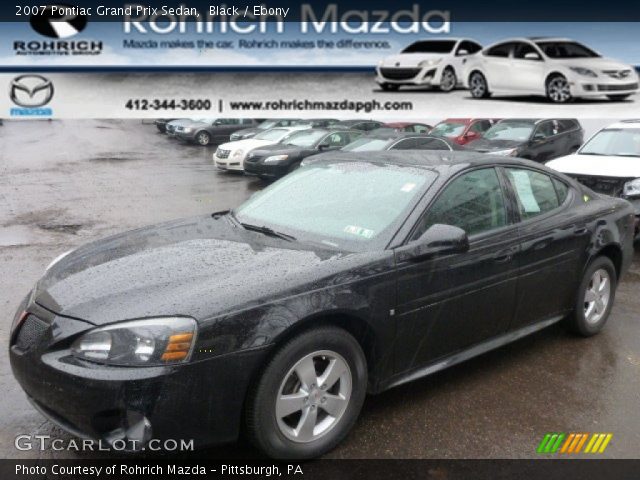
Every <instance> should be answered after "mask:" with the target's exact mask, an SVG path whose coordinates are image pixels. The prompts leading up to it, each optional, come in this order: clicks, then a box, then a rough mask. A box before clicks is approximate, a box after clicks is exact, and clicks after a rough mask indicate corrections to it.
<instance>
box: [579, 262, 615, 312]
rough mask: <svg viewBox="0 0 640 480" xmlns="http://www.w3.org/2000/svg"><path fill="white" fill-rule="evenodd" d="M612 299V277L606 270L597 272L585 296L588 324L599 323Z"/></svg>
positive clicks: (601, 269)
mask: <svg viewBox="0 0 640 480" xmlns="http://www.w3.org/2000/svg"><path fill="white" fill-rule="evenodd" d="M610 299H611V277H610V275H609V272H607V271H606V270H605V269H604V268H600V269H598V270H596V271H595V272H594V273H593V275H592V276H591V280H590V281H589V286H588V287H587V291H586V292H585V294H584V318H585V320H586V321H587V323H590V324H594V323H598V322H599V321H600V320H601V319H602V317H603V316H604V314H605V312H606V311H607V307H608V306H609V300H610Z"/></svg>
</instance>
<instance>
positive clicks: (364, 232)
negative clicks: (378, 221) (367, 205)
mask: <svg viewBox="0 0 640 480" xmlns="http://www.w3.org/2000/svg"><path fill="white" fill-rule="evenodd" d="M344 231H345V232H346V233H350V234H351V235H358V236H359V237H364V238H372V237H373V235H374V234H375V232H374V231H373V230H369V229H368V228H362V227H358V226H356V225H347V226H346V227H344Z"/></svg>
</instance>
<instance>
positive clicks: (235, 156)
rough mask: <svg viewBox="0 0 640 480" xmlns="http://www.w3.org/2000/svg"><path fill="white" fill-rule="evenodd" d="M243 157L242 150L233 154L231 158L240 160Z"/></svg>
mask: <svg viewBox="0 0 640 480" xmlns="http://www.w3.org/2000/svg"><path fill="white" fill-rule="evenodd" d="M243 155H244V150H242V149H239V150H236V151H235V152H233V155H232V156H231V158H242V156H243Z"/></svg>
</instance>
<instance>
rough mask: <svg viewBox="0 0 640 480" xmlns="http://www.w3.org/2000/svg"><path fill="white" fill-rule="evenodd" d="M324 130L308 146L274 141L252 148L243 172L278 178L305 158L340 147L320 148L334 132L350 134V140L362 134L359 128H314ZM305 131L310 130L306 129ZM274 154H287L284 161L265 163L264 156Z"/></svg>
mask: <svg viewBox="0 0 640 480" xmlns="http://www.w3.org/2000/svg"><path fill="white" fill-rule="evenodd" d="M314 130H324V131H325V132H326V134H325V135H323V136H322V138H320V139H319V140H318V141H317V142H315V143H314V144H313V145H311V146H310V147H296V146H294V145H286V144H282V143H276V144H274V145H269V146H266V147H260V148H256V149H254V150H252V151H251V152H250V153H249V154H248V155H247V158H246V159H245V161H244V171H245V173H249V174H253V175H259V176H261V177H265V178H279V177H282V176H283V175H286V174H287V173H289V172H290V171H291V170H292V169H294V168H296V167H297V166H298V165H299V164H300V163H301V162H302V161H303V160H304V159H305V158H307V157H309V156H311V155H314V154H317V153H320V152H329V151H335V150H338V149H340V148H341V147H335V148H326V149H323V148H322V144H323V142H324V140H325V139H326V138H327V137H328V136H329V135H332V134H334V133H347V134H350V135H351V140H355V139H356V138H359V137H360V136H362V135H363V134H364V132H362V131H360V130H347V129H345V128H333V127H329V128H326V129H314ZM306 131H307V132H309V131H311V130H306ZM275 155H288V158H287V159H286V160H285V161H282V162H278V163H274V164H269V163H265V162H264V160H265V158H268V157H271V156H275Z"/></svg>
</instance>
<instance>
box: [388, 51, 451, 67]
mask: <svg viewBox="0 0 640 480" xmlns="http://www.w3.org/2000/svg"><path fill="white" fill-rule="evenodd" d="M446 56H447V55H446V54H444V53H400V54H398V55H392V56H390V57H387V58H385V59H384V60H383V61H382V66H384V67H417V66H418V64H419V63H420V62H424V61H425V60H438V59H439V58H444V57H446ZM398 64H399V65H398Z"/></svg>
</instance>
